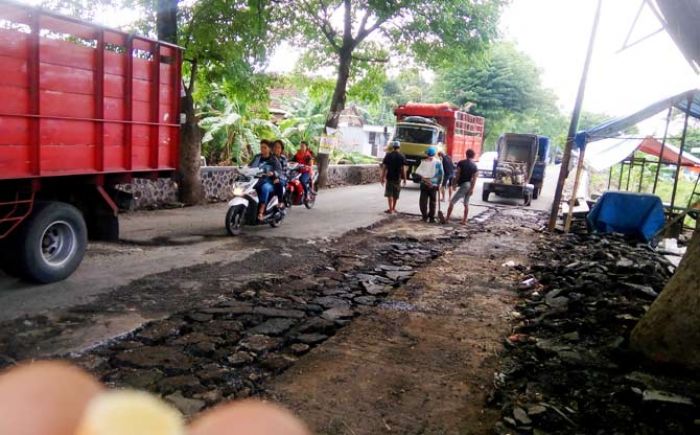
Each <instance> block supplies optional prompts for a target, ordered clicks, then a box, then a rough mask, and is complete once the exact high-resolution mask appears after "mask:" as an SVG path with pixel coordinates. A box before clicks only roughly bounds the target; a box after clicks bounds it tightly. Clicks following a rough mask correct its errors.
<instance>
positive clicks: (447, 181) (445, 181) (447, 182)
mask: <svg viewBox="0 0 700 435" xmlns="http://www.w3.org/2000/svg"><path fill="white" fill-rule="evenodd" d="M454 178H455V176H454V175H449V176H446V177H442V187H447V186H449V185H450V184H451V183H452V180H453V179H454Z"/></svg>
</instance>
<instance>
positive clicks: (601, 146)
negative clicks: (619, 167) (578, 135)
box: [583, 138, 639, 172]
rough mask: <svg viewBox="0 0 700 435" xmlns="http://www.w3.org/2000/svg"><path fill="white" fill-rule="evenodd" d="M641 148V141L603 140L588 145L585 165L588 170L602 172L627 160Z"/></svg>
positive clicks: (584, 159) (584, 160)
mask: <svg viewBox="0 0 700 435" xmlns="http://www.w3.org/2000/svg"><path fill="white" fill-rule="evenodd" d="M637 148H639V139H636V138H631V139H625V138H615V139H603V140H599V141H597V142H593V143H591V144H588V147H586V154H585V156H584V158H583V163H584V164H585V165H586V168H587V169H589V170H591V171H595V172H600V171H602V170H604V169H607V168H609V167H611V166H614V165H616V164H618V163H620V162H621V161H623V160H625V159H626V158H627V157H628V156H629V155H630V154H632V153H633V152H635V151H636V150H637Z"/></svg>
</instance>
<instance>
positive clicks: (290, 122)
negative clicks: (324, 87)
mask: <svg viewBox="0 0 700 435" xmlns="http://www.w3.org/2000/svg"><path fill="white" fill-rule="evenodd" d="M329 104H330V94H325V95H323V96H318V97H314V96H311V95H309V94H308V93H307V92H302V93H301V95H300V96H298V97H295V98H291V99H290V100H288V101H287V102H285V103H284V104H283V106H282V108H283V110H284V111H286V112H287V113H288V117H286V118H285V119H283V120H282V121H280V123H279V128H280V130H281V133H282V136H283V137H284V138H285V139H287V141H289V142H291V143H293V144H299V142H300V141H302V140H305V141H306V142H308V144H309V146H310V147H311V149H312V150H314V151H316V150H318V138H319V137H320V136H321V134H322V133H323V127H324V125H325V122H326V112H327V111H328V105H329Z"/></svg>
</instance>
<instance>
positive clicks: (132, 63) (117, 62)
mask: <svg viewBox="0 0 700 435" xmlns="http://www.w3.org/2000/svg"><path fill="white" fill-rule="evenodd" d="M0 20H1V22H0V23H1V24H0V100H2V102H3V104H2V107H0V266H2V268H3V269H4V270H6V271H7V272H9V273H10V274H16V275H20V276H22V277H24V278H28V279H31V280H34V281H37V282H41V283H48V282H53V281H58V280H61V279H64V278H66V277H68V276H69V275H70V274H71V273H72V272H73V271H74V270H75V269H76V268H77V267H78V265H79V264H80V262H81V261H82V258H83V255H84V253H85V249H86V244H87V238H88V237H89V238H91V239H98V240H114V239H117V238H118V237H119V223H118V220H117V211H118V207H117V203H116V198H117V192H116V189H115V186H116V185H117V184H120V183H128V182H129V181H130V180H131V179H132V178H134V177H143V178H156V177H169V176H171V175H172V174H173V172H174V170H175V169H176V168H177V165H178V146H179V117H180V115H179V113H180V109H179V102H180V101H179V99H180V80H181V78H180V63H181V49H180V48H179V47H177V46H174V45H171V44H168V43H165V42H160V41H154V40H150V39H147V38H143V37H140V36H135V35H131V34H127V33H124V32H120V31H117V30H112V29H108V28H105V27H102V26H98V25H95V24H91V23H87V22H82V21H79V20H76V19H73V18H68V17H64V16H60V15H57V14H52V13H49V12H46V11H44V10H41V9H38V8H33V7H29V6H26V5H20V4H17V3H13V2H8V1H5V0H3V1H0Z"/></svg>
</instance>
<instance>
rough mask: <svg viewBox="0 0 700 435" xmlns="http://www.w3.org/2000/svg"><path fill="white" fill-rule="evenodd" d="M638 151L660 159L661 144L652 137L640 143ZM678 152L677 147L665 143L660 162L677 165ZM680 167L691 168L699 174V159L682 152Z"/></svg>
mask: <svg viewBox="0 0 700 435" xmlns="http://www.w3.org/2000/svg"><path fill="white" fill-rule="evenodd" d="M639 151H641V152H643V153H646V154H651V155H652V156H656V157H661V142H659V141H658V140H657V139H655V138H653V137H647V138H645V139H644V140H643V141H642V143H640V144H639ZM680 151H681V150H680V148H678V147H677V146H674V145H671V144H670V143H666V146H665V147H664V155H663V158H662V160H663V161H664V162H665V163H673V164H676V163H678V154H679V153H680ZM681 166H686V167H691V168H692V169H693V170H694V171H695V172H699V171H700V159H699V158H697V157H695V156H694V155H692V154H690V153H689V152H687V151H684V152H683V156H682V157H681Z"/></svg>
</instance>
